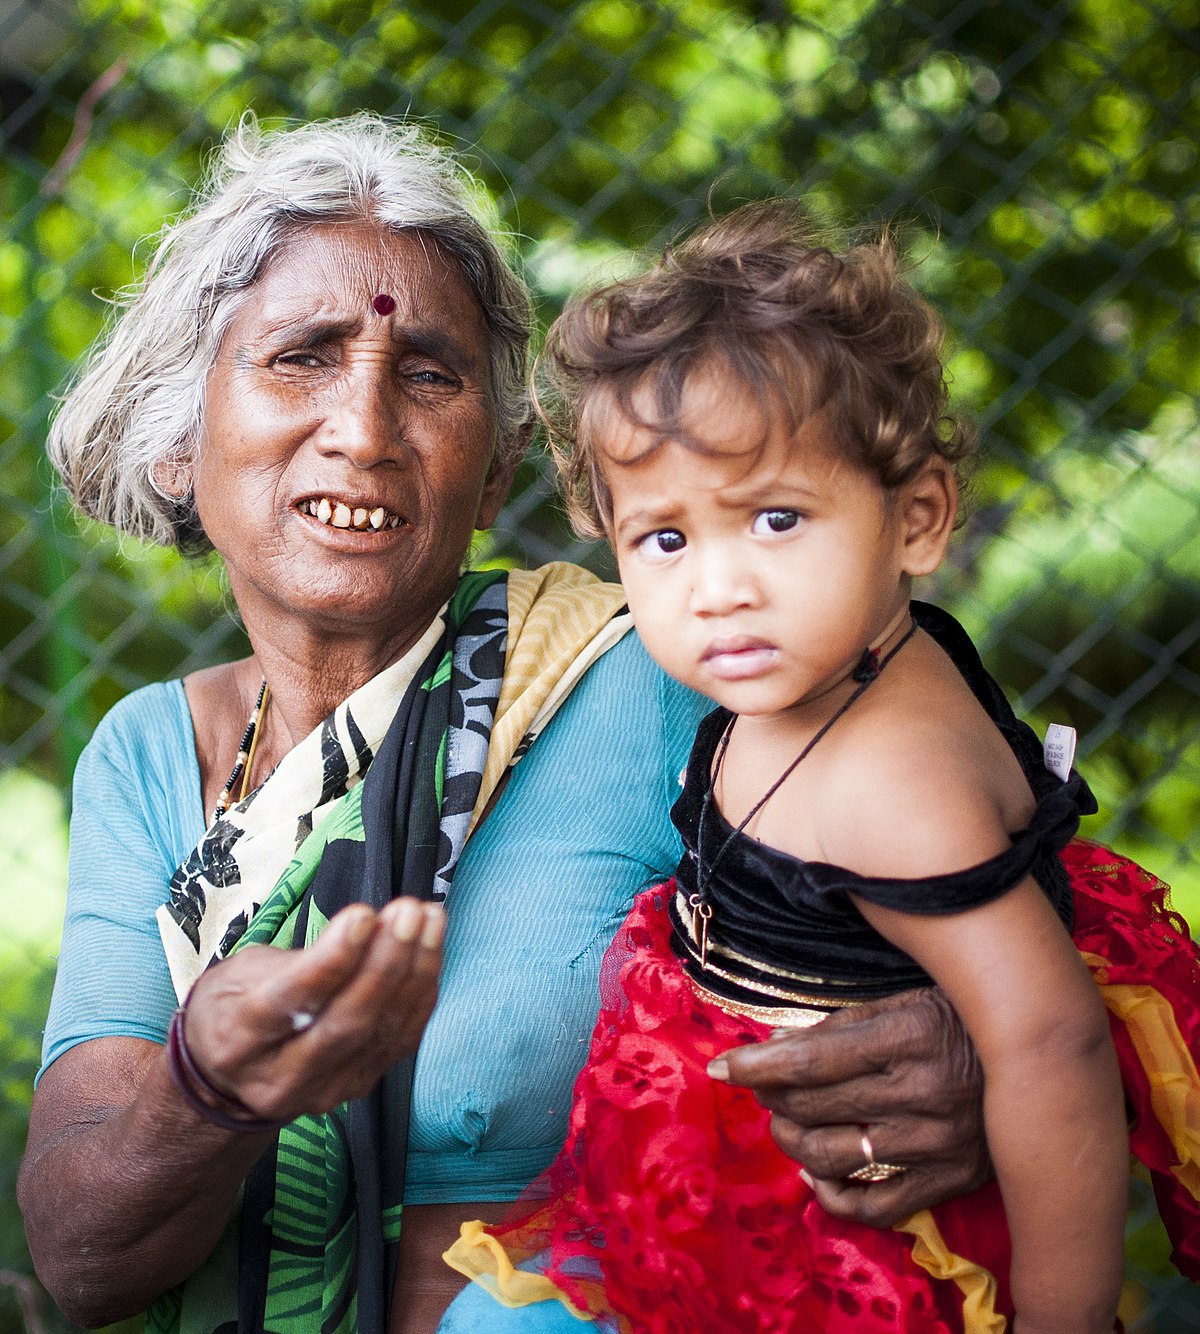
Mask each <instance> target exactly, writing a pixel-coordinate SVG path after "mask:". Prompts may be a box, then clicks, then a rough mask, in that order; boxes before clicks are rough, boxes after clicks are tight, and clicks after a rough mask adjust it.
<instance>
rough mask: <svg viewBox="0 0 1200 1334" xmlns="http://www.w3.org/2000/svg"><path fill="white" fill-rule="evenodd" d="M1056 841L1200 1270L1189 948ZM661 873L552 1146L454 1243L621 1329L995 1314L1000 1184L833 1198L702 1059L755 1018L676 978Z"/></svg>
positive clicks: (1160, 917) (1157, 905) (1108, 863)
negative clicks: (890, 1217)
mask: <svg viewBox="0 0 1200 1334" xmlns="http://www.w3.org/2000/svg"><path fill="white" fill-rule="evenodd" d="M1063 860H1064V862H1065V864H1066V866H1067V870H1068V872H1069V874H1070V876H1071V880H1072V883H1073V886H1074V889H1075V896H1076V917H1077V925H1076V931H1075V939H1076V943H1077V944H1078V946H1079V948H1080V950H1081V952H1082V953H1083V954H1084V957H1085V959H1086V960H1087V962H1088V964H1089V966H1090V967H1091V968H1092V970H1093V972H1094V974H1095V976H1096V979H1097V982H1098V983H1099V984H1100V986H1101V989H1102V992H1103V994H1104V998H1105V1002H1106V1005H1107V1006H1108V1008H1109V1012H1110V1016H1111V1020H1112V1027H1113V1034H1114V1038H1115V1040H1116V1045H1117V1052H1118V1055H1119V1058H1120V1062H1121V1067H1122V1072H1123V1075H1124V1079H1125V1086H1126V1089H1127V1092H1128V1095H1129V1100H1130V1103H1131V1105H1132V1107H1133V1108H1134V1110H1135V1113H1136V1119H1135V1123H1134V1128H1133V1130H1132V1132H1131V1136H1130V1147H1131V1149H1132V1151H1133V1152H1134V1153H1135V1154H1136V1156H1137V1157H1138V1158H1140V1159H1141V1160H1142V1161H1143V1162H1144V1163H1145V1164H1146V1165H1147V1166H1148V1167H1149V1169H1150V1171H1151V1174H1152V1177H1153V1180H1154V1184H1155V1190H1156V1194H1157V1197H1158V1201H1159V1206H1160V1210H1161V1212H1162V1215H1163V1218H1164V1220H1165V1222H1166V1224H1167V1227H1168V1230H1169V1232H1170V1233H1171V1235H1172V1239H1173V1242H1174V1244H1175V1247H1176V1252H1175V1256H1174V1258H1175V1261H1176V1263H1177V1264H1178V1265H1179V1267H1180V1268H1181V1269H1182V1270H1183V1272H1184V1273H1186V1274H1188V1275H1189V1276H1190V1277H1193V1278H1200V1209H1198V1207H1197V1200H1198V1199H1200V1081H1198V1079H1197V1073H1196V1067H1195V1064H1194V1058H1193V1057H1192V1055H1191V1054H1190V1053H1193V1052H1196V1051H1197V1050H1198V1049H1200V954H1198V952H1197V949H1196V947H1195V945H1194V944H1193V943H1192V941H1191V940H1190V938H1189V937H1188V935H1187V932H1186V929H1185V927H1184V924H1183V923H1182V921H1181V920H1180V919H1179V918H1178V917H1177V916H1176V915H1175V914H1173V913H1172V912H1171V911H1170V910H1169V908H1168V907H1167V904H1166V899H1165V893H1166V888H1165V886H1164V885H1162V883H1161V882H1160V881H1157V880H1156V879H1155V878H1154V877H1152V876H1149V875H1148V874H1147V873H1146V872H1144V871H1142V870H1141V869H1140V868H1139V867H1137V866H1135V865H1134V864H1133V863H1132V862H1129V861H1127V860H1125V859H1124V858H1121V857H1118V856H1117V855H1116V854H1114V853H1112V852H1110V851H1108V850H1107V849H1105V848H1101V847H1098V846H1096V845H1093V844H1090V843H1085V842H1082V841H1077V842H1076V843H1073V844H1072V845H1071V846H1070V847H1069V848H1068V849H1067V850H1066V852H1065V853H1064V858H1063ZM670 892H672V891H671V889H670V887H669V886H666V887H659V888H658V889H654V890H649V891H647V892H646V893H644V894H642V895H641V896H640V897H639V898H638V900H637V901H636V902H635V904H634V907H633V910H632V912H631V913H630V915H629V917H628V918H627V919H626V921H625V923H624V925H623V926H622V928H621V930H620V931H619V933H618V934H617V937H616V939H615V940H614V942H613V944H612V946H611V947H610V950H609V953H608V955H607V956H606V959H605V964H604V968H603V970H602V977H601V990H602V1009H601V1012H600V1017H599V1020H598V1022H597V1024H596V1029H595V1033H594V1035H593V1038H592V1046H591V1051H590V1055H589V1058H588V1063H587V1065H586V1066H585V1068H584V1070H583V1072H582V1073H581V1074H580V1076H579V1080H578V1082H577V1084H576V1087H575V1101H574V1106H573V1110H572V1115H571V1122H570V1129H569V1133H568V1137H567V1141H566V1144H565V1145H564V1147H563V1150H562V1152H561V1153H560V1155H559V1156H558V1158H557V1159H556V1160H555V1162H554V1163H553V1164H552V1166H551V1167H550V1168H549V1169H548V1171H547V1172H546V1173H545V1174H544V1175H543V1176H542V1177H541V1178H539V1180H538V1181H536V1182H535V1183H534V1184H533V1185H532V1186H531V1187H530V1188H529V1190H528V1191H527V1192H526V1193H525V1195H524V1196H523V1197H522V1199H521V1200H520V1201H518V1203H517V1205H516V1206H515V1209H514V1213H513V1215H512V1219H511V1221H509V1222H507V1223H505V1224H503V1225H501V1226H499V1227H492V1228H484V1227H483V1226H482V1224H470V1223H469V1224H465V1225H464V1227H463V1235H462V1238H461V1239H460V1240H459V1242H457V1243H456V1244H455V1246H454V1247H453V1248H452V1249H451V1251H450V1252H448V1253H447V1257H446V1258H447V1260H448V1261H449V1262H450V1263H451V1264H452V1265H454V1267H455V1268H457V1269H459V1270H461V1271H462V1272H464V1273H467V1274H469V1275H470V1276H471V1277H473V1278H475V1279H477V1280H478V1281H480V1282H483V1283H484V1285H485V1286H487V1287H489V1288H490V1289H491V1290H492V1292H493V1293H494V1294H495V1295H497V1297H498V1298H499V1300H501V1301H503V1302H504V1303H505V1304H506V1305H524V1304H527V1303H528V1302H531V1301H537V1300H544V1299H547V1298H557V1299H558V1300H560V1301H563V1302H564V1303H565V1304H566V1305H568V1306H569V1307H571V1308H574V1310H575V1311H576V1312H577V1313H579V1314H587V1315H589V1316H591V1317H592V1318H593V1319H595V1320H597V1321H598V1323H599V1326H600V1327H601V1328H603V1329H608V1330H614V1331H617V1330H619V1331H622V1334H629V1332H630V1331H639V1332H640V1331H647V1332H649V1334H724V1332H726V1331H728V1332H729V1334H735V1332H736V1334H814V1332H815V1331H823V1332H824V1334H843V1332H844V1334H895V1331H897V1330H901V1329H902V1330H904V1331H907V1334H949V1332H950V1331H956V1332H957V1331H967V1334H982V1332H983V1331H987V1332H988V1334H992V1331H997V1332H998V1331H1001V1330H1003V1329H1004V1319H1005V1317H1008V1316H1011V1313H1012V1305H1011V1300H1010V1296H1009V1291H1008V1282H1007V1274H1008V1267H1009V1244H1008V1232H1007V1228H1006V1225H1005V1222H1004V1214H1003V1210H1002V1207H1001V1203H1000V1195H999V1191H998V1189H997V1187H996V1185H995V1183H991V1184H990V1185H988V1186H986V1187H984V1188H983V1189H982V1190H979V1191H977V1192H975V1193H974V1194H972V1195H970V1196H967V1197H965V1198H963V1199H960V1200H956V1201H953V1202H951V1203H950V1204H947V1205H943V1206H939V1207H938V1208H937V1209H934V1210H932V1211H926V1212H924V1213H922V1214H918V1215H916V1216H915V1217H914V1218H912V1219H910V1220H908V1221H907V1222H906V1223H904V1224H903V1225H902V1226H901V1227H899V1228H896V1229H892V1230H884V1231H878V1230H875V1229H873V1228H869V1227H866V1226H863V1225H860V1224H855V1223H848V1222H842V1221H839V1220H837V1219H834V1218H831V1217H830V1216H829V1215H828V1214H826V1213H825V1212H824V1210H823V1209H822V1208H821V1207H820V1205H818V1204H817V1202H816V1200H815V1199H814V1197H813V1195H812V1192H811V1191H810V1190H809V1188H808V1187H807V1186H806V1185H805V1183H804V1181H803V1180H802V1179H801V1177H800V1174H799V1168H798V1166H797V1164H796V1163H794V1162H793V1161H792V1160H791V1159H789V1158H788V1157H786V1156H785V1155H784V1154H783V1153H782V1152H781V1150H779V1149H778V1148H777V1147H776V1145H775V1142H774V1141H773V1140H772V1138H771V1136H770V1131H769V1125H768V1122H769V1117H768V1114H767V1112H766V1111H764V1110H763V1108H762V1107H761V1106H760V1105H759V1103H758V1102H757V1101H756V1100H755V1098H754V1097H753V1095H751V1094H750V1093H747V1092H746V1091H744V1090H742V1089H738V1088H732V1087H729V1086H727V1085H724V1084H720V1083H717V1082H715V1081H713V1080H712V1079H710V1078H709V1077H708V1075H707V1073H706V1072H705V1066H706V1065H707V1063H708V1061H709V1060H710V1059H711V1058H712V1057H714V1056H716V1055H718V1054H719V1053H721V1052H724V1051H727V1050H728V1049H729V1048H730V1047H734V1046H741V1045H743V1044H745V1043H750V1042H754V1041H757V1040H760V1039H761V1038H763V1037H765V1036H766V1034H767V1032H768V1030H767V1028H766V1027H765V1026H764V1025H762V1024H759V1023H757V1022H755V1021H753V1020H750V1019H746V1018H743V1017H733V1016H731V1015H729V1014H727V1013H725V1011H723V1010H722V1009H721V1008H720V1007H719V1006H717V1005H716V1004H714V1003H710V1002H708V1001H706V1000H705V999H702V998H701V996H700V995H699V994H698V993H697V992H696V991H695V990H694V989H693V988H692V987H691V985H690V984H689V983H688V981H687V980H686V978H685V976H684V974H683V971H682V969H681V968H680V966H679V963H678V961H677V960H676V959H675V957H674V955H673V954H672V952H671V948H670V943H669V924H668V919H667V913H666V911H665V909H666V903H667V898H668V894H669V893H670ZM514 1266H522V1268H521V1269H515V1268H514Z"/></svg>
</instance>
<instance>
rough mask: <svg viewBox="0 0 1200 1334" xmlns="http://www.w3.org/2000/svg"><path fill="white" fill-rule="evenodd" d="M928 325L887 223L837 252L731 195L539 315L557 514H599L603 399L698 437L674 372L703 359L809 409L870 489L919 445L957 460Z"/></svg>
mask: <svg viewBox="0 0 1200 1334" xmlns="http://www.w3.org/2000/svg"><path fill="white" fill-rule="evenodd" d="M943 340H944V329H943V326H942V322H941V320H940V319H939V317H938V315H937V313H936V312H935V311H934V310H933V308H932V307H931V306H930V305H929V303H928V302H927V301H925V300H924V299H923V298H922V297H921V296H919V295H918V294H917V293H916V292H915V291H914V290H913V288H912V287H911V286H910V285H909V284H908V283H907V282H906V281H905V279H904V277H903V276H902V273H901V265H900V260H899V257H898V255H897V251H896V247H895V245H894V244H893V242H892V240H891V237H890V235H889V233H888V232H887V231H886V230H885V231H884V232H883V233H882V234H881V235H880V236H879V237H878V238H877V239H875V240H873V241H871V242H869V243H865V244H860V245H855V246H852V247H850V248H848V249H846V250H844V251H843V252H842V253H841V254H836V253H834V251H833V250H831V249H829V248H827V247H826V246H823V245H820V244H818V243H817V239H816V231H815V228H814V227H813V225H812V223H811V221H810V219H809V216H808V214H807V212H806V211H805V209H804V208H803V206H802V205H801V204H799V203H798V202H797V201H795V200H789V199H770V200H765V201H762V202H759V203H754V204H747V205H744V206H743V207H742V208H739V209H737V210H736V211H735V212H733V213H731V214H729V215H728V216H727V217H724V218H719V219H717V220H715V221H713V222H710V223H708V224H707V225H706V226H704V227H702V228H700V229H699V230H698V231H696V232H695V233H693V234H692V235H691V236H689V237H688V238H687V239H686V240H685V241H683V242H682V243H681V244H679V245H678V246H669V247H668V248H667V250H666V251H665V252H664V254H663V256H662V258H661V260H659V262H658V263H657V264H656V265H655V266H654V267H653V268H652V269H650V270H649V271H648V272H645V273H643V274H640V275H638V276H636V277H633V278H629V279H625V280H622V281H620V282H615V283H612V284H609V285H607V286H604V287H600V288H597V289H595V290H593V291H590V292H583V293H580V294H579V295H578V296H576V297H574V298H572V299H571V300H570V301H569V302H568V303H567V306H566V307H565V309H564V310H563V313H562V314H561V315H560V316H559V318H558V319H557V320H556V321H555V322H554V324H553V325H552V326H551V328H550V331H549V333H548V335H547V337H546V345H545V348H544V349H543V351H542V354H541V356H540V357H539V358H538V363H537V368H536V372H535V400H536V405H537V410H538V415H539V416H540V417H541V419H542V421H543V423H544V424H545V427H546V433H547V437H548V442H549V446H550V450H551V452H552V454H553V456H554V460H555V462H556V464H557V466H558V470H559V474H560V476H561V478H562V484H563V491H564V494H565V498H566V504H567V512H568V514H569V516H570V518H571V522H572V523H573V525H574V526H575V528H576V530H577V531H578V532H579V533H580V534H581V535H583V536H586V537H600V536H603V535H604V533H605V532H607V531H608V530H609V529H610V527H611V518H612V503H611V497H610V494H609V490H608V487H607V486H606V484H605V481H604V474H603V470H602V468H601V466H600V454H601V448H602V445H603V440H602V439H601V438H600V436H601V435H602V434H603V432H602V429H601V428H602V425H603V421H604V419H605V412H604V410H603V409H605V408H608V407H611V406H616V407H617V408H619V410H620V411H621V412H623V413H624V414H625V415H626V416H627V417H628V418H629V420H631V421H633V422H635V423H637V424H638V425H641V426H646V427H650V428H651V429H652V430H654V431H656V432H658V433H659V434H660V435H661V436H662V437H663V438H667V437H669V438H671V439H676V440H680V441H681V442H682V443H684V444H686V445H688V446H689V447H691V448H695V449H698V450H703V449H704V445H703V443H702V442H700V441H698V440H696V439H695V438H694V437H691V436H689V435H688V433H687V432H686V431H684V430H683V428H682V425H681V421H680V414H681V408H682V403H683V394H684V389H685V386H686V384H687V380H688V377H689V376H690V375H692V374H693V373H694V372H695V371H696V370H698V369H700V368H702V367H703V366H704V365H705V364H706V363H707V364H709V365H711V364H713V363H714V362H715V363H716V364H718V365H719V366H721V367H722V368H723V369H727V370H728V371H729V372H731V373H732V374H733V375H734V376H735V377H736V378H737V379H739V380H741V381H742V382H743V383H744V384H746V385H747V386H748V387H749V388H750V389H751V390H752V392H753V393H754V394H755V395H756V397H757V398H758V400H759V402H760V403H761V404H763V407H764V412H765V411H769V410H770V409H772V408H774V409H775V410H779V409H780V408H782V409H783V410H784V411H786V412H787V413H788V414H789V416H790V418H791V421H792V424H793V426H794V427H798V426H799V425H800V424H801V423H802V422H803V421H804V420H805V419H806V418H808V417H809V416H810V415H811V414H812V413H814V412H817V411H820V410H822V409H824V410H825V413H826V417H827V419H828V422H829V426H830V429H831V432H832V436H833V439H834V441H835V442H836V444H837V445H838V446H840V448H841V449H843V450H844V451H845V454H846V457H847V458H848V459H850V460H852V461H853V462H855V463H857V464H858V465H859V466H860V467H863V468H865V469H867V470H868V471H870V472H872V473H874V474H875V475H876V477H878V479H879V481H880V484H881V485H882V486H883V487H884V489H885V490H889V491H890V490H894V489H895V488H897V487H900V486H903V485H904V484H905V483H906V482H908V481H909V480H911V479H912V478H913V477H915V476H916V475H917V474H918V473H920V471H921V469H922V468H923V467H924V466H925V464H926V462H927V461H928V460H929V459H930V458H932V457H934V456H940V457H941V458H943V459H946V460H948V461H949V462H951V463H952V464H954V466H955V469H956V471H961V468H962V465H963V463H964V462H965V460H966V459H967V458H968V457H969V456H970V454H971V453H972V451H973V449H974V443H975V432H974V429H973V427H972V426H971V424H970V423H969V422H968V421H966V420H965V419H964V418H962V417H960V416H958V415H956V414H954V413H951V412H950V411H949V408H948V394H947V390H946V379H945V372H944V369H943V366H942V361H941V353H942V344H943ZM635 393H636V395H637V397H638V403H639V407H640V408H641V409H643V410H642V411H639V410H635V408H634V405H633V400H634V396H635ZM647 403H649V404H651V405H652V408H653V420H647V419H646V416H645V413H644V408H645V405H646V404H647ZM598 409H599V410H598Z"/></svg>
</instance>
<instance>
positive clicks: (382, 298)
mask: <svg viewBox="0 0 1200 1334" xmlns="http://www.w3.org/2000/svg"><path fill="white" fill-rule="evenodd" d="M371 309H372V310H373V311H374V312H375V314H376V315H390V314H391V313H392V311H393V310H395V309H396V298H395V297H394V296H389V295H388V294H387V293H386V292H380V293H379V295H378V296H373V297H372V298H371Z"/></svg>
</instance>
